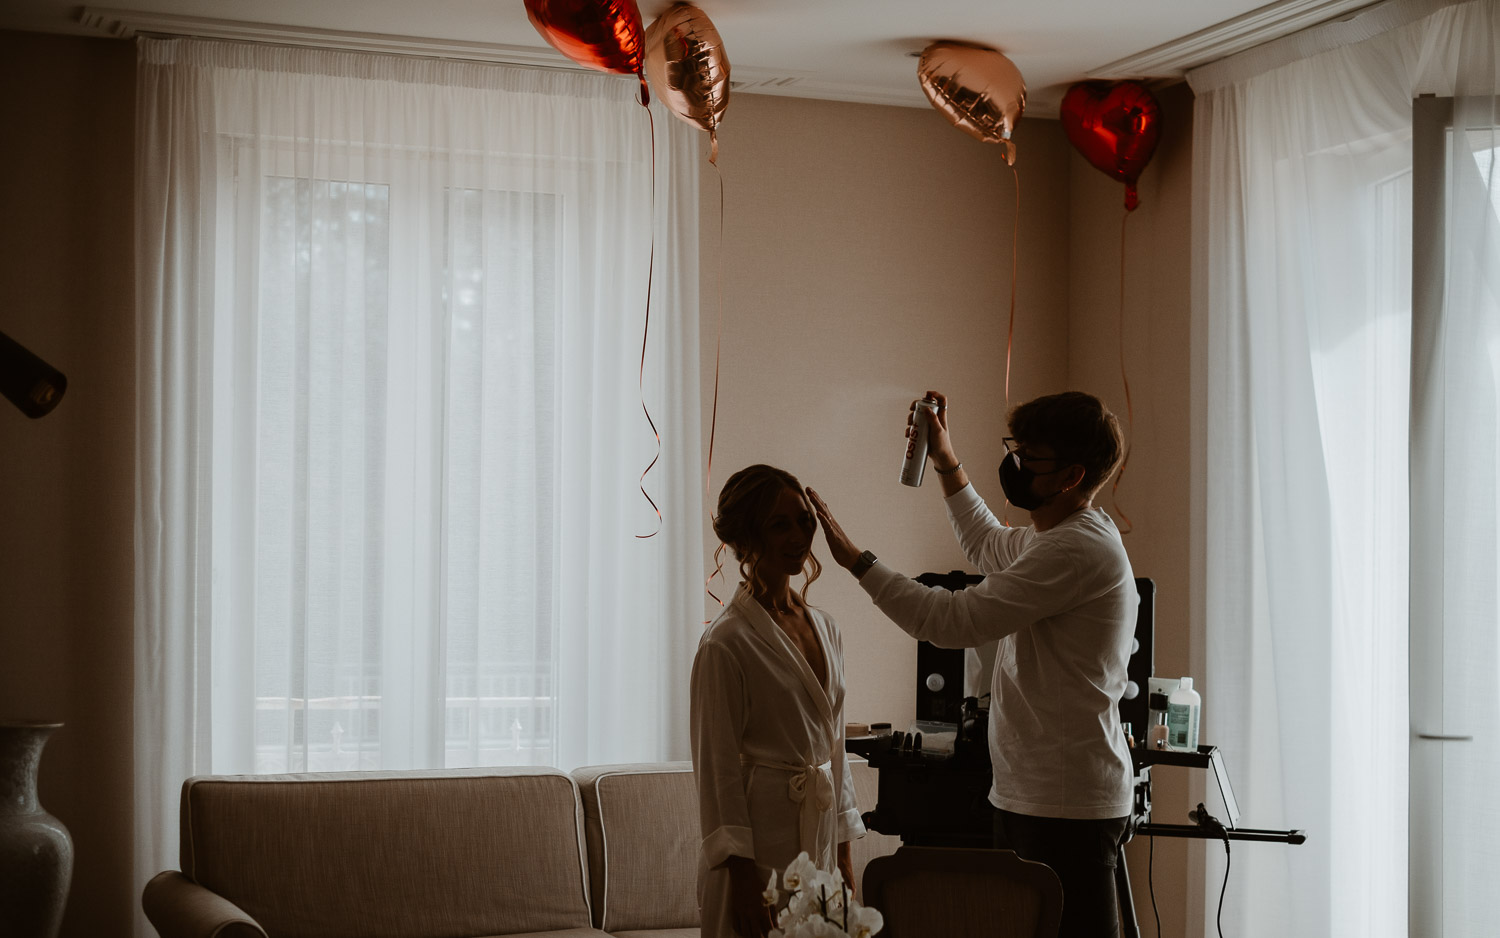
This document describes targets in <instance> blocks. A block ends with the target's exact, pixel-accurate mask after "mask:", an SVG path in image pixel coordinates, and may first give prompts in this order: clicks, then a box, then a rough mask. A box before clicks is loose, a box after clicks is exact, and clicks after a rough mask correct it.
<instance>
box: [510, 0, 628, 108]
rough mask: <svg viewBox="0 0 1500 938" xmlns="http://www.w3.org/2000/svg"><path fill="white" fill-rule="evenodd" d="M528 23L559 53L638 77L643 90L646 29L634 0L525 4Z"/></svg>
mask: <svg viewBox="0 0 1500 938" xmlns="http://www.w3.org/2000/svg"><path fill="white" fill-rule="evenodd" d="M525 2H526V15H527V17H528V18H530V20H531V25H533V26H535V27H536V31H537V32H539V33H541V34H542V38H543V39H545V40H547V41H548V42H549V43H551V44H552V46H553V47H554V48H556V49H557V51H559V52H561V53H562V54H563V55H565V56H567V57H568V58H570V59H572V60H573V61H574V62H577V63H578V64H579V65H583V66H586V67H588V68H597V69H599V70H600V71H603V72H618V73H619V74H622V75H639V76H640V78H641V103H642V104H646V103H649V102H650V100H651V98H650V93H649V92H648V91H647V90H646V72H645V66H646V30H645V27H643V26H642V25H641V10H640V7H638V6H636V4H635V0H525Z"/></svg>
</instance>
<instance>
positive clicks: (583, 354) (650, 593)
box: [136, 40, 703, 878]
mask: <svg viewBox="0 0 1500 938" xmlns="http://www.w3.org/2000/svg"><path fill="white" fill-rule="evenodd" d="M636 87H637V85H636V83H634V82H631V81H627V80H624V79H619V78H614V77H609V76H603V75H598V74H581V73H574V72H563V71H558V72H546V71H540V70H527V69H515V68H506V67H501V66H494V65H483V64H464V63H443V62H436V61H429V60H420V59H411V58H401V57H387V56H377V55H364V54H350V53H333V52H327V51H323V50H311V49H286V48H275V47H264V46H254V45H237V44H220V43H205V42H196V41H188V40H176V41H149V40H148V41H143V42H142V43H141V46H140V57H139V89H138V115H139V116H138V121H139V125H138V178H139V183H138V193H137V195H138V199H137V213H138V216H139V223H138V230H137V240H138V251H139V264H140V271H139V296H138V316H139V327H138V370H139V375H138V381H139V411H138V439H139V444H138V445H139V450H138V502H137V562H136V587H137V607H136V629H137V636H138V638H137V665H136V675H137V678H136V753H137V792H136V797H137V803H138V804H137V807H138V818H139V820H138V827H137V837H138V844H139V850H138V863H139V869H138V870H137V873H138V875H139V876H140V877H142V878H144V877H147V876H149V875H151V874H153V873H155V872H156V871H159V870H161V869H166V868H169V867H174V866H175V865H176V860H177V858H176V844H177V840H176V825H177V818H176V808H177V792H178V789H179V787H180V785H181V783H182V781H183V779H184V778H186V777H188V776H190V775H193V774H201V773H210V772H212V773H251V772H302V771H322V770H348V769H399V768H407V767H445V766H448V767H457V766H483V765H507V764H550V765H556V766H560V767H563V768H572V767H575V766H577V765H580V764H587V763H602V762H628V761H638V760H655V759H665V758H686V751H687V750H686V745H685V741H686V733H687V706H686V695H685V693H684V687H685V684H686V680H687V675H688V669H689V667H690V664H691V656H692V650H693V643H694V640H695V639H696V636H697V634H698V632H699V623H700V621H701V606H702V592H701V590H702V582H703V576H702V563H703V560H702V558H703V551H702V544H701V531H702V528H703V523H702V510H703V509H702V504H703V499H702V495H701V491H700V488H701V484H702V475H701V469H700V467H699V462H700V460H699V430H698V428H699V404H698V364H697V361H698V348H699V346H698V332H697V263H698V262H697V217H698V209H697V169H696V165H697V156H696V153H695V151H696V147H697V144H698V140H697V139H696V137H695V135H694V134H693V131H692V130H691V128H688V127H687V126H686V125H684V124H682V123H681V122H679V121H676V120H672V119H670V118H669V117H666V116H664V112H661V111H658V112H656V117H657V119H656V121H655V135H656V147H655V156H654V158H655V181H654V188H653V149H652V136H651V130H650V125H649V124H648V118H647V114H646V112H645V111H644V110H643V109H642V108H641V107H640V106H639V105H638V104H636V103H634V98H633V97H632V95H633V93H634V89H635V88H636ZM653 191H654V193H655V203H654V206H653V201H652V199H653ZM653 209H654V211H653ZM653 219H654V224H655V228H654V232H653V227H652V226H653ZM653 234H654V238H655V242H654V243H655V248H656V252H655V277H654V279H653V280H652V281H651V284H652V286H651V290H652V297H651V306H650V314H651V321H650V341H649V343H648V344H647V345H646V347H645V348H644V350H643V348H642V330H643V326H644V324H645V316H646V296H647V289H648V269H649V266H650V254H651V246H652V243H653V240H652V239H653ZM643 351H644V369H645V377H644V383H645V389H644V400H645V407H646V408H648V409H649V411H650V416H651V418H652V419H654V421H655V424H656V427H657V428H658V429H659V430H660V431H661V440H662V443H661V447H662V448H661V460H660V462H658V463H657V464H656V466H655V467H654V468H653V469H652V470H651V472H650V473H649V474H648V475H647V476H646V479H645V482H644V485H645V488H646V489H647V490H648V491H649V492H650V493H651V495H652V497H653V498H654V499H655V501H656V503H657V504H658V505H660V507H661V512H662V515H663V517H664V521H663V522H659V521H658V517H657V514H656V512H655V510H653V508H652V506H651V504H650V503H649V502H648V501H647V500H646V498H645V496H643V494H642V492H641V491H640V488H639V487H638V486H639V485H640V484H641V483H640V476H641V474H642V472H643V471H644V470H645V469H646V467H647V465H648V464H649V463H650V462H651V460H652V458H653V457H654V456H655V455H656V453H657V440H656V437H655V436H654V434H653V431H652V428H651V425H650V424H649V423H648V421H647V415H646V413H645V412H644V411H643V406H642V393H641V391H640V390H639V387H638V385H639V382H640V381H641V369H642V367H643V366H642V355H643ZM659 524H660V530H659V533H656V534H655V536H653V537H648V538H643V537H639V536H638V535H649V534H652V533H653V532H656V531H657V530H658V525H659Z"/></svg>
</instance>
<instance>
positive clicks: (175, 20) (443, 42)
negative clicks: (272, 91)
mask: <svg viewBox="0 0 1500 938" xmlns="http://www.w3.org/2000/svg"><path fill="white" fill-rule="evenodd" d="M78 22H79V23H81V24H82V25H84V26H86V27H88V28H90V29H95V30H98V31H100V32H103V33H105V34H107V35H109V36H114V37H116V38H119V39H131V38H134V37H136V36H187V37H193V38H197V39H230V40H237V41H240V42H268V43H275V44H277V45H283V46H316V47H318V48H320V49H341V50H345V51H354V52H385V53H390V54H395V55H420V56H428V57H434V58H444V59H465V60H470V61H478V62H503V63H505V64H507V65H527V66H531V67H533V68H567V69H573V70H575V71H582V70H583V68H582V66H579V65H575V64H574V63H573V62H572V61H571V60H569V59H567V58H565V57H564V56H563V55H561V54H560V53H558V52H555V51H553V50H552V49H551V48H550V47H546V48H539V47H535V46H514V45H505V44H502V43H494V42H464V41H462V40H456V39H423V38H419V37H414V36H392V35H389V34H387V33H354V32H345V31H342V30H337V29H315V28H313V27H308V26H281V25H277V24H274V23H245V22H240V21H238V20H219V19H209V18H206V17H200V16H177V15H174V14H171V13H147V12H144V11H141V10H110V9H100V8H97V7H84V8H83V9H82V10H81V11H79V14H78Z"/></svg>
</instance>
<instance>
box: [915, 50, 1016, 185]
mask: <svg viewBox="0 0 1500 938" xmlns="http://www.w3.org/2000/svg"><path fill="white" fill-rule="evenodd" d="M917 79H918V81H920V82H921V83H922V90H923V91H924V92H926V93H927V100H929V101H931V102H932V106H933V107H935V108H937V109H938V111H939V112H941V113H942V115H943V116H944V117H946V118H948V120H949V121H950V122H952V124H953V126H955V127H957V128H958V129H959V130H962V131H963V132H964V133H966V134H968V135H969V136H971V137H973V138H974V139H976V140H982V141H983V142H985V143H998V144H1000V145H1001V146H1002V147H1003V148H1004V150H1005V162H1007V163H1009V164H1011V165H1012V166H1014V165H1015V162H1016V147H1015V144H1013V143H1011V141H1010V134H1011V131H1013V130H1015V129H1016V121H1018V120H1020V119H1021V114H1022V113H1023V112H1024V111H1025V110H1026V82H1025V80H1024V79H1022V78H1021V70H1020V69H1018V68H1016V63H1014V62H1012V61H1011V60H1010V59H1007V58H1006V57H1005V56H1004V55H1001V54H1000V53H999V52H997V51H996V50H994V49H991V48H989V47H987V46H976V45H972V44H970V43H966V42H934V43H933V44H932V45H930V46H928V47H927V48H926V49H923V50H922V58H921V60H920V61H919V62H918V63H917Z"/></svg>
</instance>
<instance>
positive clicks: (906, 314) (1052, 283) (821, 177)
mask: <svg viewBox="0 0 1500 938" xmlns="http://www.w3.org/2000/svg"><path fill="white" fill-rule="evenodd" d="M1016 141H1017V145H1018V147H1019V150H1020V159H1019V161H1018V163H1019V165H1018V169H1019V170H1020V180H1021V204H1022V207H1023V210H1022V212H1021V215H1020V219H1019V224H1020V239H1019V244H1020V276H1019V277H1018V283H1019V288H1018V311H1017V314H1016V337H1015V357H1014V359H1013V366H1012V375H1011V397H1012V399H1013V400H1015V401H1020V400H1025V399H1026V398H1028V397H1031V396H1035V395H1036V394H1040V393H1046V392H1049V391H1054V390H1060V389H1062V388H1063V387H1065V386H1066V372H1067V342H1068V288H1067V283H1068V229H1067V222H1068V219H1067V211H1066V206H1067V204H1068V188H1069V174H1068V162H1069V160H1068V152H1069V151H1068V149H1067V144H1066V141H1064V140H1063V138H1062V135H1061V133H1060V132H1059V131H1058V129H1057V124H1056V122H1054V121H1038V122H1029V123H1028V122H1023V123H1022V125H1021V126H1020V127H1018V129H1017V132H1016ZM720 144H721V146H720V151H719V153H720V155H719V163H720V166H721V168H722V171H723V175H724V186H725V200H724V201H725V208H724V235H723V237H724V246H723V252H722V253H723V256H724V266H723V320H724V327H723V349H724V351H723V367H722V375H721V379H720V384H719V421H718V435H717V441H716V443H715V448H714V456H713V479H712V480H711V481H712V487H713V491H714V492H715V494H717V491H718V488H719V486H720V485H721V484H722V483H723V481H724V479H726V478H727V477H728V476H729V474H730V473H732V472H734V471H735V470H737V469H740V468H743V467H744V466H746V465H749V464H751V463H755V462H768V463H771V464H773V465H779V466H782V467H783V468H785V469H788V470H790V471H791V472H793V473H794V474H796V475H797V476H798V477H799V478H800V479H801V480H802V481H803V482H804V483H806V484H807V485H810V486H812V487H813V488H815V489H817V490H818V492H819V493H820V494H821V495H823V496H824V497H825V498H826V499H827V500H828V503H829V507H830V508H831V509H832V510H833V512H834V514H835V516H837V517H838V519H839V521H840V523H841V524H842V525H843V526H844V529H845V530H846V531H847V532H849V534H850V536H851V537H853V538H854V539H855V540H856V541H857V542H858V543H859V544H860V545H861V546H863V547H866V548H869V549H870V550H873V551H874V552H875V553H877V554H879V555H880V557H881V559H882V560H884V561H886V562H888V563H890V564H892V565H893V566H894V567H895V568H896V569H898V570H901V571H903V572H906V573H908V574H910V575H913V576H914V575H916V574H919V573H923V572H926V571H941V572H946V571H948V570H954V569H959V568H962V567H964V566H965V562H964V558H963V555H962V554H961V553H960V552H959V550H958V548H957V546H956V545H955V544H954V541H953V536H952V533H951V532H950V530H949V527H948V523H947V519H946V515H945V514H944V511H943V507H942V499H941V494H940V489H939V487H938V485H937V482H936V479H935V477H933V476H931V475H930V474H929V477H928V479H927V480H926V481H925V482H924V484H923V485H922V487H921V488H920V489H913V488H908V487H906V486H903V485H901V484H900V483H899V482H898V481H897V475H898V473H899V470H900V463H901V457H902V453H903V449H904V444H905V441H904V438H903V432H904V427H905V421H906V414H907V407H908V405H909V404H910V403H911V401H912V399H913V398H917V397H920V396H922V394H923V392H925V391H926V390H928V389H936V390H940V391H944V392H945V393H947V394H948V395H949V396H950V398H951V400H952V405H951V406H952V410H951V412H950V417H951V427H952V430H953V434H954V441H955V445H956V446H957V448H958V451H959V455H960V456H961V457H962V458H963V459H964V461H965V462H966V463H967V465H968V466H969V467H970V471H971V472H972V474H973V477H974V479H975V480H976V482H975V484H976V486H977V487H978V488H979V490H980V491H981V492H982V493H984V494H986V495H990V496H993V497H995V498H997V499H998V498H999V497H1000V496H999V481H998V479H997V478H996V477H995V471H994V469H995V467H996V466H998V465H999V461H1000V453H1001V451H1002V448H1001V443H1000V438H1001V437H1002V436H1004V434H1003V433H1002V432H1000V430H1001V426H1002V424H1003V414H1004V410H1005V407H1004V401H1005V392H1004V378H1005V347H1006V328H1007V320H1008V316H1009V306H1010V280H1011V277H1010V273H1011V246H1012V243H1013V240H1012V226H1013V225H1014V224H1015V222H1016V214H1015V204H1016V203H1015V188H1016V183H1015V180H1014V178H1013V177H1012V175H1011V172H1010V170H1009V168H1007V167H1006V165H1005V162H1004V160H1003V159H1002V158H1001V156H1000V152H999V150H998V149H997V148H996V147H993V146H986V145H985V144H981V143H979V142H977V141H975V140H972V139H970V138H969V137H967V136H965V135H964V134H962V133H960V132H958V131H957V130H955V129H954V128H953V127H952V126H951V125H949V124H948V123H947V122H946V121H945V120H944V119H943V118H942V117H941V116H940V115H939V114H938V113H937V112H936V111H932V110H925V109H921V110H919V109H915V108H898V107H882V106H874V105H859V104H843V103H835V102H827V101H810V100H802V99H796V98H783V97H771V96H763V95H740V96H737V97H735V98H734V99H733V100H732V101H731V102H730V107H729V111H728V113H727V116H726V119H725V121H724V127H723V130H722V131H721V133H720ZM715 187H716V181H715V177H714V175H713V173H712V172H711V171H710V172H708V173H706V174H705V175H704V177H703V185H702V192H703V195H702V228H701V231H700V244H701V249H702V268H701V269H702V277H701V280H700V283H699V291H700V296H701V297H702V307H701V308H702V313H701V318H702V324H703V325H702V341H703V345H704V358H703V372H702V377H703V387H704V395H705V398H704V420H705V423H704V428H703V432H704V439H707V438H708V429H709V428H708V424H707V420H708V417H709V408H710V397H711V395H712V393H713V368H714V338H715V328H714V322H715V316H716V311H717V308H718V307H717V302H718V301H717V287H716V282H717V278H718V269H717V264H718V257H719V255H720V251H719V245H718V238H719V202H718V195H717V189H716V188H715ZM1018 520H1020V519H1018ZM705 538H706V541H707V543H708V544H710V545H712V544H715V543H717V541H716V540H715V539H714V538H713V534H712V531H711V530H709V529H708V528H707V527H705ZM815 552H816V553H817V555H818V557H819V558H820V560H822V561H823V563H824V565H825V572H824V575H823V578H822V579H821V580H820V581H819V582H818V583H817V584H816V585H815V586H814V587H813V589H812V591H811V593H810V597H811V599H812V601H813V602H814V603H815V604H817V605H819V606H822V607H824V608H826V609H828V610H829V611H830V612H832V613H833V614H834V616H835V617H836V619H837V620H838V622H839V624H840V627H841V629H842V631H843V634H844V656H845V662H846V672H847V680H848V686H849V692H848V702H847V704H846V708H845V709H846V713H847V715H848V718H849V719H851V720H858V721H863V722H870V721H876V720H883V721H889V722H891V723H893V724H894V725H896V726H897V727H898V728H905V727H906V726H907V725H909V724H910V722H911V720H912V718H913V716H914V713H915V707H916V692H915V672H916V650H915V649H916V646H915V643H913V642H912V641H911V640H910V639H909V638H907V637H906V636H905V634H904V633H902V632H901V631H900V630H899V629H897V628H896V627H895V626H894V625H892V624H891V623H890V622H889V621H888V620H886V619H885V618H884V617H882V616H881V615H880V614H879V613H878V612H877V611H876V610H875V607H874V606H873V605H871V603H870V601H869V598H868V597H867V596H866V595H865V594H864V592H863V591H861V590H860V589H859V587H858V586H857V585H856V584H855V582H854V580H853V579H852V578H851V577H849V575H848V574H847V573H845V572H844V571H842V570H840V569H838V568H837V567H832V566H831V564H830V562H829V560H828V554H827V550H826V548H825V547H824V545H823V544H822V542H821V539H820V540H819V542H818V545H817V547H816V551H815ZM729 566H730V570H731V572H730V574H729V577H728V582H729V584H730V585H731V586H732V585H733V584H734V583H735V582H736V581H737V577H736V576H735V575H734V574H733V572H732V571H733V564H732V563H731V564H730V565H729Z"/></svg>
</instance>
